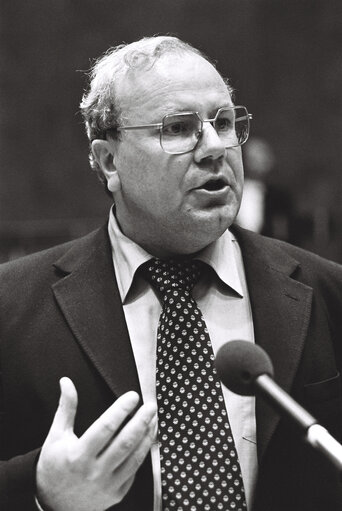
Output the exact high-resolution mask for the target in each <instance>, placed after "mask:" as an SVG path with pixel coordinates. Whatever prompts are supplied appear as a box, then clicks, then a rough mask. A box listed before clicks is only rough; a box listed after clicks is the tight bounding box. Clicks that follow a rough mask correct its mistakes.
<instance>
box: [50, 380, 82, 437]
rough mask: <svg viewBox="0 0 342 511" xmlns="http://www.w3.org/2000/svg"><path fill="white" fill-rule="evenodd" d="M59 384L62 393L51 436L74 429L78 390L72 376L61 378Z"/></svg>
mask: <svg viewBox="0 0 342 511" xmlns="http://www.w3.org/2000/svg"><path fill="white" fill-rule="evenodd" d="M59 385H60V388H61V395H60V398H59V404H58V408H57V411H56V414H55V417H54V419H53V422H52V425H51V428H50V432H49V436H51V435H53V436H54V435H57V436H59V435H60V434H62V433H64V432H65V431H67V430H71V431H73V430H74V423H75V416H76V410H77V391H76V388H75V385H74V384H73V382H72V381H71V380H70V378H66V377H63V378H61V379H60V381H59Z"/></svg>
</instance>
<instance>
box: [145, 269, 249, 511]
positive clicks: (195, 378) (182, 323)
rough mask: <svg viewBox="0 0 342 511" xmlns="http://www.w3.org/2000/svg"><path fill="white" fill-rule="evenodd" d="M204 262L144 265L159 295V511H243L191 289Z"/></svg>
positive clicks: (231, 449)
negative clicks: (160, 307)
mask: <svg viewBox="0 0 342 511" xmlns="http://www.w3.org/2000/svg"><path fill="white" fill-rule="evenodd" d="M204 266H205V265H204V263H201V262H200V261H185V262H184V260H183V261H181V262H179V261H177V260H167V261H164V260H160V259H152V260H151V261H148V263H146V265H145V268H144V273H145V276H146V278H147V279H148V280H149V281H150V282H151V284H152V285H153V286H154V288H155V289H156V290H157V291H158V293H159V294H160V295H161V297H162V300H163V309H162V313H161V316H160V320H159V325H158V335H157V378H156V385H157V402H158V417H159V442H160V459H161V476H162V498H163V511H174V510H177V511H209V510H210V511H219V510H224V511H228V510H235V511H243V510H246V509H247V507H246V501H245V494H244V488H243V482H242V477H241V471H240V465H239V461H238V458H237V453H236V449H235V445H234V440H233V436H232V432H231V429H230V425H229V421H228V416H227V412H226V409H225V404H224V400H223V395H222V389H221V384H220V382H219V380H218V377H217V375H216V371H215V368H214V366H213V360H214V355H213V350H212V346H211V342H210V338H209V334H208V330H207V327H206V324H205V321H204V319H203V316H202V313H201V311H200V310H199V308H198V306H197V303H196V302H195V300H194V299H193V297H192V295H191V291H192V288H193V286H194V285H195V283H196V281H197V280H198V278H199V277H200V274H201V269H203V267H204Z"/></svg>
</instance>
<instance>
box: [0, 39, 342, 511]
mask: <svg viewBox="0 0 342 511" xmlns="http://www.w3.org/2000/svg"><path fill="white" fill-rule="evenodd" d="M81 109H82V113H83V115H84V118H85V121H86V127H87V132H88V137H89V139H90V142H91V158H90V159H91V164H92V166H93V168H94V169H95V170H96V171H97V172H98V173H99V174H100V177H101V179H102V181H103V182H104V183H105V186H106V188H107V190H108V191H109V192H110V193H111V194H112V195H113V199H114V207H113V209H112V211H111V213H110V219H109V224H108V226H105V227H104V228H102V229H100V230H98V231H96V232H95V233H91V234H89V235H88V236H86V237H85V238H83V239H80V240H76V241H75V242H70V243H67V244H65V245H62V246H60V247H55V248H52V249H49V250H47V251H45V252H42V253H40V254H35V255H32V256H29V257H27V258H25V259H23V260H19V261H16V262H12V263H9V264H6V265H4V266H3V267H2V268H1V272H0V279H1V286H0V289H1V291H0V292H1V295H0V304H1V305H0V313H1V322H0V325H1V367H2V377H1V386H2V396H3V397H2V402H1V403H2V404H1V412H2V416H1V442H2V445H1V459H2V460H3V461H2V462H1V464H0V485H1V486H0V487H1V492H0V503H1V509H6V510H19V509H25V510H34V509H39V508H41V509H45V510H53V511H59V510H63V511H69V510H70V511H78V510H80V511H81V510H82V511H88V510H89V511H90V510H91V511H93V510H94V511H95V510H96V511H97V510H104V509H113V510H118V511H124V510H126V511H128V510H130V511H133V510H139V511H145V510H146V511H152V510H153V511H157V510H158V511H159V510H161V509H163V510H164V511H168V510H171V509H177V510H179V511H182V510H184V511H186V510H191V511H206V510H209V509H210V510H216V509H217V510H219V509H223V510H228V509H248V510H251V509H253V510H254V511H282V510H283V511H285V510H286V511H289V510H291V511H303V510H310V511H314V510H317V511H318V510H321V509H327V510H328V509H329V510H330V511H334V510H337V509H340V508H341V504H342V494H341V484H340V480H339V476H338V474H337V473H336V471H335V469H333V468H332V467H331V465H330V464H329V463H328V462H326V461H325V460H323V459H322V458H321V457H320V456H319V455H317V454H316V453H315V452H313V451H312V450H311V449H310V448H309V447H307V446H306V445H305V444H304V442H303V441H302V439H301V438H299V437H298V434H297V432H296V431H293V429H292V426H291V425H290V424H288V423H287V422H286V420H283V419H281V418H279V417H278V415H277V414H276V413H275V412H273V410H272V409H270V408H269V407H268V406H267V405H266V404H265V403H263V402H262V401H259V399H257V400H256V403H255V402H254V398H252V397H241V396H237V395H235V394H233V393H231V392H229V391H228V390H227V389H221V386H220V384H219V382H218V380H217V376H216V375H215V370H214V369H213V368H212V359H213V353H212V350H213V352H214V353H216V351H217V350H218V348H219V347H220V346H221V345H222V344H224V343H225V342H226V341H229V340H233V339H239V338H240V339H245V340H247V341H249V342H256V343H258V344H260V345H261V346H262V347H264V349H265V350H266V351H267V352H268V353H269V355H270V357H271V359H272V361H273V364H274V368H275V377H276V380H277V381H278V383H279V384H280V385H281V386H282V387H283V388H284V389H286V390H287V391H288V392H290V393H291V394H292V395H293V396H294V397H295V398H296V399H297V400H298V401H300V402H301V403H302V404H303V405H304V406H305V407H307V409H308V410H309V411H310V412H311V413H313V414H314V415H315V416H317V418H318V419H319V420H320V421H321V423H322V424H323V425H324V426H326V427H327V428H328V429H329V430H330V431H331V433H333V434H334V435H335V436H336V438H337V439H338V440H341V426H342V415H341V412H342V407H341V402H342V401H341V392H340V377H339V372H340V368H341V361H342V360H341V334H342V324H341V321H340V308H341V305H340V304H341V303H342V270H341V267H340V266H338V265H337V264H334V263H332V262H328V261H325V260H323V259H321V258H319V257H317V256H315V255H312V254H309V253H307V252H304V251H302V250H300V249H297V248H295V247H292V246H290V245H287V244H285V243H282V242H277V241H274V240H270V239H267V238H263V237H261V236H259V235H258V234H254V233H251V232H248V231H244V230H242V229H238V228H235V227H233V222H234V219H235V217H236V215H237V212H238V209H239V205H240V202H241V196H242V188H243V165H242V156H241V145H242V144H243V143H244V142H246V140H247V138H248V130H249V119H250V115H249V114H248V112H247V110H246V109H245V108H244V107H239V106H235V105H234V103H233V99H232V90H231V88H230V86H229V84H227V82H226V81H225V80H223V78H222V77H221V76H220V74H219V73H218V72H217V71H216V69H215V68H214V66H213V65H212V64H211V63H210V62H209V61H208V60H207V59H206V58H205V57H204V56H203V55H201V54H200V53H199V52H198V51H197V50H195V49H194V48H192V47H191V46H189V45H187V44H185V43H183V42H182V41H180V40H178V39H177V38H174V37H154V38H146V39H143V40H141V41H138V42H136V43H132V44H129V45H127V46H120V47H118V48H116V49H112V50H111V51H109V52H108V53H107V54H106V55H105V56H104V57H103V58H102V59H100V60H99V61H98V62H97V63H96V65H95V66H94V69H93V73H92V79H91V83H90V89H89V92H88V93H87V94H85V96H84V98H83V101H82V104H81ZM198 261H199V263H198ZM172 272H174V273H172ZM195 277H196V278H197V279H198V280H197V281H196V280H195ZM191 279H192V280H191ZM190 280H191V283H190ZM168 286H169V287H168ZM163 287H165V288H167V289H163ZM192 287H193V289H191V288H192ZM182 302H183V303H182ZM163 303H164V305H163V307H162V304H163ZM165 304H166V305H165ZM177 309H178V310H177ZM202 313H203V317H202ZM159 317H160V319H159ZM158 323H159V326H158ZM183 332H184V334H183ZM208 332H209V334H210V339H209V334H208ZM182 336H183V337H182ZM170 339H174V344H173V341H172V340H170ZM160 342H161V343H162V344H161V345H160V344H159V343H160ZM163 343H164V344H163ZM168 350H169V351H168ZM186 350H188V351H186ZM185 353H186V355H184V354H185ZM182 357H183V358H182ZM201 364H204V365H202V366H201ZM156 367H157V369H156ZM201 367H202V369H201ZM198 370H199V371H200V372H199V373H198V372H197V373H196V371H198ZM199 374H200V375H199ZM194 377H195V380H194V379H192V378H194ZM59 380H60V387H61V395H60V401H59V405H58V397H59V389H58V381H59ZM156 387H157V390H156ZM208 388H209V394H208V390H207V389H208ZM206 392H207V394H206ZM222 392H223V393H222ZM163 393H164V394H163ZM202 396H205V400H206V401H205V402H204V403H203V402H201V398H202ZM142 402H143V403H144V404H142ZM57 405H58V408H57ZM168 407H170V408H168ZM196 407H197V408H196ZM56 408H57V412H56ZM157 408H158V412H157ZM226 410H227V411H226ZM55 412H56V413H55ZM157 415H158V418H157ZM213 417H214V418H213ZM168 421H169V422H168ZM51 424H52V425H51ZM157 429H158V430H159V433H158V441H157ZM217 446H219V447H217ZM149 451H151V455H149V454H148V453H149Z"/></svg>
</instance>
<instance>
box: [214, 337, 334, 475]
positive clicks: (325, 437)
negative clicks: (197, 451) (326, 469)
mask: <svg viewBox="0 0 342 511" xmlns="http://www.w3.org/2000/svg"><path fill="white" fill-rule="evenodd" d="M215 367H216V370H217V372H218V375H219V377H220V379H221V380H222V382H223V384H224V385H225V386H226V387H227V388H228V389H229V390H231V391H232V392H234V393H235V394H240V395H242V396H252V395H254V394H256V395H260V396H261V397H262V398H264V399H265V400H266V401H267V402H268V403H269V404H270V405H271V406H273V408H275V409H276V410H277V411H278V412H279V413H280V414H281V415H284V416H285V417H287V418H289V419H291V420H292V422H294V423H295V424H296V426H297V427H298V428H299V430H300V431H301V432H302V433H303V434H304V438H305V440H306V441H307V442H308V443H309V444H310V445H311V446H312V447H314V448H316V449H318V450H319V451H321V452H322V453H323V454H324V455H325V456H326V457H327V458H328V459H330V461H331V462H332V463H333V464H334V465H335V466H336V467H337V468H338V469H339V470H340V471H341V472H342V445H341V444H340V443H339V442H337V440H335V438H334V437H333V436H331V435H330V433H329V432H328V431H327V430H326V429H325V428H324V427H323V426H321V425H320V424H318V422H317V420H316V419H315V418H314V417H313V416H312V415H311V414H309V412H307V411H306V410H305V409H304V408H303V407H302V406H301V405H300V404H299V403H297V402H296V401H295V400H294V399H293V398H292V397H291V396H290V395H289V394H287V393H286V392H285V391H284V390H283V389H282V388H281V387H279V385H277V383H276V382H275V381H274V380H273V365H272V362H271V360H270V358H269V356H268V355H267V353H266V352H265V351H264V350H263V349H262V348H261V347H260V346H258V345H257V344H254V343H252V342H248V341H229V342H227V343H226V344H224V345H223V346H222V347H221V348H220V349H219V350H218V352H217V355H216V360H215Z"/></svg>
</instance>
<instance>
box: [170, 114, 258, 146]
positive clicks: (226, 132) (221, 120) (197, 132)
mask: <svg viewBox="0 0 342 511" xmlns="http://www.w3.org/2000/svg"><path fill="white" fill-rule="evenodd" d="M212 124H213V126H214V128H215V130H216V132H217V134H218V136H219V137H220V139H221V140H222V142H223V144H224V146H225V147H234V146H238V145H241V144H243V143H244V142H246V140H247V138H248V132H249V119H248V113H247V110H246V108H245V107H235V108H227V109H220V111H219V112H218V114H217V116H216V118H215V120H214V122H213V123H212ZM201 133H202V121H201V119H200V118H199V116H198V115H197V114H196V113H189V114H174V115H166V116H165V117H164V120H163V127H162V130H161V143H162V147H163V149H164V150H165V151H166V152H169V153H176V154H177V153H182V152H187V151H191V150H192V149H194V147H195V146H196V144H197V142H198V139H199V138H200V136H201Z"/></svg>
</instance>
